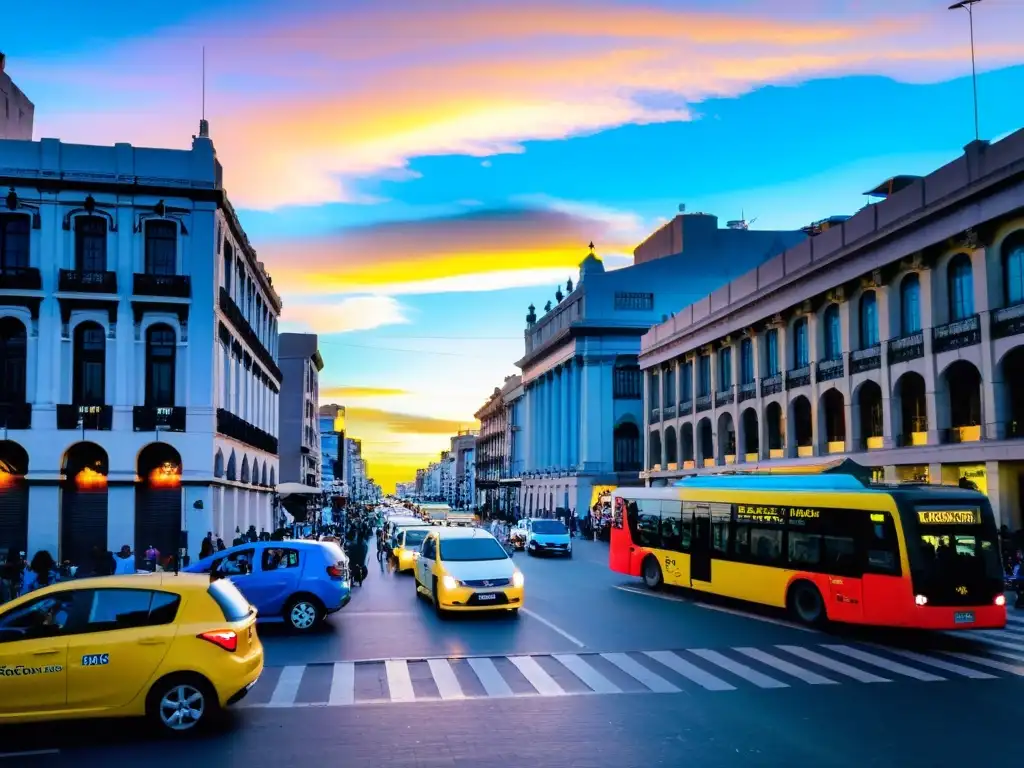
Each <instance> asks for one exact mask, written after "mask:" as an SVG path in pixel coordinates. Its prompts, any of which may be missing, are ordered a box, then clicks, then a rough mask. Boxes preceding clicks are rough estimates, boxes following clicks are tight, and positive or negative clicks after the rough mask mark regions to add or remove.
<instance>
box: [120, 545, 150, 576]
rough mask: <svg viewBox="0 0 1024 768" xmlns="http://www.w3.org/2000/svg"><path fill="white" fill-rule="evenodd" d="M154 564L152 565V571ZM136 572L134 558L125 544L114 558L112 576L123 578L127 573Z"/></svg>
mask: <svg viewBox="0 0 1024 768" xmlns="http://www.w3.org/2000/svg"><path fill="white" fill-rule="evenodd" d="M155 568H156V564H155V563H154V569H155ZM136 570H137V568H136V566H135V557H134V556H133V554H132V548H131V547H130V546H128V545H127V544H125V545H124V546H122V547H121V551H120V552H118V553H117V557H115V558H114V575H115V576H124V575H127V574H129V573H135V572H136Z"/></svg>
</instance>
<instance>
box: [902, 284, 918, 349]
mask: <svg viewBox="0 0 1024 768" xmlns="http://www.w3.org/2000/svg"><path fill="white" fill-rule="evenodd" d="M920 330H921V278H919V277H918V276H917V272H911V273H910V274H909V275H907V276H906V277H904V278H903V281H902V282H901V283H900V335H901V336H909V335H910V334H912V333H917V332H918V331H920Z"/></svg>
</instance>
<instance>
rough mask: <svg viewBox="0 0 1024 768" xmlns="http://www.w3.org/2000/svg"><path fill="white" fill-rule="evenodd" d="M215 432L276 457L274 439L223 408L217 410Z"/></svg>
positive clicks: (275, 439) (275, 442)
mask: <svg viewBox="0 0 1024 768" xmlns="http://www.w3.org/2000/svg"><path fill="white" fill-rule="evenodd" d="M217 431H218V432H219V433H220V434H222V435H224V436H225V437H230V438H231V439H232V440H237V441H238V442H240V443H245V444H246V445H251V446H252V447H253V448H258V449H259V450H261V451H266V452H267V453H272V454H274V455H275V456H276V455H277V438H276V437H274V436H273V435H271V434H269V433H268V432H264V431H263V430H262V429H260V428H259V427H254V426H253V425H252V424H250V423H249V422H247V421H245V420H244V419H241V418H239V417H238V416H235V414H233V413H231V412H229V411H226V410H224V409H223V408H218V409H217Z"/></svg>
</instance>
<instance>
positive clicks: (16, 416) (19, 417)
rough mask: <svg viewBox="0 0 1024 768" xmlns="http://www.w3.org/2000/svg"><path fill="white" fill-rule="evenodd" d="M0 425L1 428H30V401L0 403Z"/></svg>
mask: <svg viewBox="0 0 1024 768" xmlns="http://www.w3.org/2000/svg"><path fill="white" fill-rule="evenodd" d="M0 427H2V428H3V429H31V428H32V403H3V404H0Z"/></svg>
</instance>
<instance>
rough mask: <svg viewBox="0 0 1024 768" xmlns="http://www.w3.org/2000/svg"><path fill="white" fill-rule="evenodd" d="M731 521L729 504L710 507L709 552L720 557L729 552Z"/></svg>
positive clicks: (730, 506)
mask: <svg viewBox="0 0 1024 768" xmlns="http://www.w3.org/2000/svg"><path fill="white" fill-rule="evenodd" d="M731 521H732V505H731V504H712V505H711V550H712V551H713V552H718V553H719V554H721V555H725V554H728V552H729V524H730V522H731Z"/></svg>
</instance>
